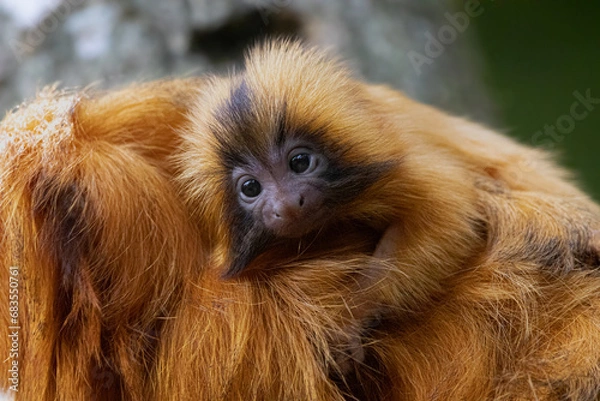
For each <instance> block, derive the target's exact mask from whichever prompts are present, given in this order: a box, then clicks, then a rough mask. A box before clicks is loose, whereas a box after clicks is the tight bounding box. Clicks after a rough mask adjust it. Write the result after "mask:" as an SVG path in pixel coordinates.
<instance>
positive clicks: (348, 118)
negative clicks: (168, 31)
mask: <svg viewBox="0 0 600 401" xmlns="http://www.w3.org/2000/svg"><path fill="white" fill-rule="evenodd" d="M296 141H298V142H296ZM0 147H1V148H2V152H1V153H0V196H1V198H0V232H1V233H2V236H1V237H0V238H1V242H0V260H2V263H3V269H2V272H3V273H2V276H0V280H1V281H2V284H1V285H2V287H0V291H3V292H4V293H5V294H10V293H11V292H10V291H11V290H12V288H11V284H12V283H13V282H14V281H13V280H12V279H10V277H11V276H13V277H14V274H13V272H14V271H16V272H17V273H16V275H17V277H19V278H18V283H19V284H18V290H19V292H18V295H19V298H18V299H19V304H18V314H17V317H16V319H17V321H18V324H19V326H18V327H19V329H18V339H19V341H17V345H18V352H17V359H14V360H16V361H17V362H18V364H19V374H18V386H19V387H18V388H19V393H18V397H19V398H20V399H24V400H30V399H65V400H72V399H111V400H112V399H124V400H130V399H132V400H137V399H144V400H146V399H148V400H151V399H156V400H165V399H177V400H197V399H201V400H215V399H227V400H238V399H244V400H245V399H258V400H260V399H264V400H271V399H282V400H297V399H314V400H342V399H344V398H348V399H353V398H357V399H368V400H377V399H388V400H430V399H434V400H435V399H438V400H463V399H465V400H471V399H472V400H483V399H495V400H505V399H506V400H508V399H512V400H517V399H523V400H533V399H545V400H559V399H561V400H563V399H572V400H575V399H577V400H593V399H596V398H597V396H598V395H597V393H598V391H599V387H600V386H599V385H598V384H597V383H598V377H599V376H600V373H599V372H598V359H599V357H600V350H597V349H596V348H597V347H596V346H595V344H596V342H597V341H599V340H600V338H599V337H600V334H599V333H600V330H598V329H599V327H600V324H599V323H600V318H599V317H598V316H599V314H598V312H600V311H599V310H598V309H600V300H599V299H598V297H599V295H598V293H599V292H598V289H599V288H598V287H600V278H599V277H598V276H599V274H600V273H599V272H598V270H597V269H596V268H597V266H598V265H599V263H598V245H599V244H598V238H597V231H596V230H597V229H598V226H599V224H598V209H597V207H596V206H595V205H594V204H593V203H592V202H591V201H590V200H589V199H588V198H587V197H586V196H585V195H583V194H582V193H581V192H580V191H579V190H578V189H576V188H575V187H574V186H572V185H571V184H570V183H568V181H567V180H566V178H565V174H564V173H563V172H562V170H560V169H559V168H557V167H555V166H554V164H553V163H552V162H550V161H548V160H547V159H548V158H547V157H546V155H545V154H544V153H542V152H539V151H536V150H532V149H528V148H525V147H522V146H520V145H518V144H516V143H514V142H512V141H510V140H508V139H506V138H504V137H502V136H499V135H497V134H495V133H493V132H490V131H489V130H487V129H484V128H482V127H480V126H478V125H476V124H472V123H469V122H466V121H464V120H462V119H459V118H454V117H449V116H447V115H445V114H443V113H441V112H440V111H437V110H435V109H433V108H430V107H427V106H424V105H420V104H418V103H416V102H413V101H410V100H409V99H406V98H405V97H403V96H402V95H400V94H399V93H397V92H395V91H392V90H389V89H386V88H384V87H379V86H370V85H367V84H363V83H361V82H359V81H357V80H355V79H353V78H352V77H351V76H350V74H348V73H347V72H346V70H345V69H344V68H343V67H341V66H340V65H339V64H337V63H335V62H332V61H329V60H328V59H327V58H326V57H325V56H323V55H322V54H321V53H319V52H317V51H314V50H306V49H304V48H302V46H300V45H297V44H289V43H274V44H271V45H267V46H265V47H263V48H258V49H255V50H254V51H253V52H252V53H251V54H250V56H249V58H248V61H247V68H246V71H245V72H244V73H242V74H240V75H239V76H234V77H231V78H214V79H212V80H211V81H210V82H205V81H202V82H200V81H196V80H182V81H178V80H175V81H166V82H162V83H151V84H146V85H136V86H133V87H130V88H126V89H125V90H122V91H115V92H109V93H107V94H104V95H90V94H88V92H75V93H65V94H60V93H58V92H56V91H49V92H43V93H42V94H40V96H39V97H38V99H37V100H35V101H34V102H33V103H31V104H29V105H28V106H23V107H21V108H20V109H18V110H16V111H14V112H13V113H11V114H9V115H8V116H7V117H6V118H5V120H4V121H3V123H2V125H1V126H0ZM313 157H314V158H313ZM315 163H316V164H315ZM521 166H528V167H527V168H526V169H523V168H521ZM529 166H535V167H536V168H535V169H531V168H530V167H529ZM313 173H315V174H313ZM292 174H297V175H298V177H299V178H298V177H295V176H292ZM290 177H292V178H290ZM294 177H295V178H294ZM303 177H304V178H303ZM296 178H298V180H296ZM265 180H266V181H265ZM254 181H256V182H254ZM257 183H258V184H259V186H257V185H256V184H257ZM279 186H281V187H279ZM305 190H308V191H309V193H308V194H307V195H304V196H303V191H305ZM242 191H243V192H242ZM257 192H258V193H257ZM254 194H256V196H253V195H254ZM260 194H263V195H264V194H267V195H268V197H267V198H266V199H267V201H271V205H270V206H269V207H270V212H271V213H270V214H266V213H267V212H268V211H269V209H268V208H262V207H261V208H259V207H257V206H253V204H254V205H256V204H257V203H253V202H252V201H250V202H247V200H249V199H245V198H244V199H242V198H241V196H246V197H249V198H250V199H252V198H256V197H258V196H259V195H260ZM278 194H280V195H278ZM294 196H295V197H294ZM293 200H294V201H295V200H297V203H294V204H290V202H291V201H293ZM273 201H283V202H281V203H282V204H277V203H274V202H273ZM242 202H245V203H242ZM254 202H256V200H255V201H254ZM282 206H283V209H281V208H280V207H282ZM305 206H306V207H310V209H309V211H308V212H306V211H305V210H303V211H300V210H299V209H298V207H305ZM258 211H261V213H258ZM190 216H191V217H193V220H192V219H191V218H190ZM282 217H283V218H284V219H286V220H285V221H283V222H282V221H279V220H278V219H281V218H282ZM12 267H14V269H13V268H12ZM223 276H225V277H226V279H224V278H223ZM7 307H8V308H10V306H9V304H8V303H6V304H2V305H0V313H2V318H1V319H3V320H2V322H3V324H4V327H11V326H13V325H14V324H15V323H14V322H13V321H12V319H13V317H12V316H11V313H12V312H11V310H10V309H7ZM9 334H10V333H9ZM12 343H13V342H12V340H11V338H9V337H2V340H0V347H1V348H0V349H1V350H2V353H4V354H5V355H9V353H10V352H11V348H12V347H13V345H12ZM345 353H348V354H349V359H350V360H351V361H353V360H356V361H355V363H353V364H352V365H351V368H350V369H349V368H348V367H346V366H343V365H347V363H346V362H347V361H345V360H344V358H343V355H344V354H345ZM340 354H341V355H342V358H340ZM12 363H13V359H12V357H9V359H8V360H7V361H6V367H7V370H8V369H9V367H10V364H12ZM10 385H11V383H10V382H8V383H4V386H5V388H8V386H10Z"/></svg>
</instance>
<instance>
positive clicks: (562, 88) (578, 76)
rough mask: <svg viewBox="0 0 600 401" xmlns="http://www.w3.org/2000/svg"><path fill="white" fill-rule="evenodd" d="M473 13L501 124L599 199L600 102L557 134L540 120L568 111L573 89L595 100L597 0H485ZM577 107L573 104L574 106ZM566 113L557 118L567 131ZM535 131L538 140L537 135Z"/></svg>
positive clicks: (598, 95) (599, 60)
mask: <svg viewBox="0 0 600 401" xmlns="http://www.w3.org/2000/svg"><path fill="white" fill-rule="evenodd" d="M482 4H483V5H484V7H485V10H486V11H485V12H484V13H483V14H482V15H481V16H479V17H477V18H474V19H473V23H474V26H475V28H476V30H477V34H476V35H475V37H476V39H477V40H478V41H479V45H480V48H481V50H482V52H483V56H484V64H485V65H484V67H485V68H484V74H485V75H484V78H485V82H486V83H487V84H488V86H489V87H490V93H491V94H492V96H493V97H494V101H495V103H496V105H497V106H498V114H499V117H500V126H503V127H506V132H507V133H509V134H511V135H513V136H516V137H517V138H519V139H520V140H521V141H522V142H524V143H529V144H537V145H542V144H545V145H547V146H548V147H550V148H552V147H553V148H554V149H553V150H554V151H556V152H558V153H559V155H560V157H559V160H560V161H561V162H562V164H564V165H566V166H568V167H569V168H570V169H571V170H573V171H574V172H575V175H576V177H577V178H578V181H579V182H580V183H581V184H582V186H583V187H584V188H585V189H586V190H587V191H588V193H590V194H592V195H593V196H594V197H595V199H597V200H600V168H599V167H600V157H599V152H600V104H597V105H594V109H593V110H591V111H589V113H588V114H587V116H586V117H585V118H583V119H581V120H580V121H574V126H573V128H572V130H569V131H570V132H568V133H567V132H565V133H564V134H561V133H560V132H558V131H557V134H558V135H559V136H557V138H560V137H563V138H562V140H553V139H551V138H552V137H551V136H546V135H540V134H538V135H537V137H534V135H535V133H536V132H537V131H540V130H541V131H542V132H543V131H544V126H545V125H556V122H557V120H558V119H559V118H561V116H565V115H566V116H569V115H570V108H571V105H572V104H573V102H575V101H576V100H577V99H576V98H575V97H574V96H573V92H575V91H578V92H579V93H581V94H582V95H585V93H586V91H587V90H589V91H590V93H591V96H592V97H593V98H595V99H599V100H598V102H599V103H600V32H599V30H598V28H599V26H600V24H599V21H600V2H598V1H589V0H576V1H546V2H540V1H484V2H482ZM583 110H584V109H583V108H581V106H579V107H578V108H576V111H577V112H582V111H583ZM567 122H568V117H567V118H563V119H562V121H561V123H562V124H565V128H564V129H563V130H564V131H568V130H567V129H566V128H569V127H568V124H567ZM536 139H537V140H536Z"/></svg>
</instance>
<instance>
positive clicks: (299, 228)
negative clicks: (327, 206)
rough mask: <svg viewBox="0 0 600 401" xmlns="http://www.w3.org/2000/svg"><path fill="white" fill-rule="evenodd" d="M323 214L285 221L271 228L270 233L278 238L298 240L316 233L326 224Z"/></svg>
mask: <svg viewBox="0 0 600 401" xmlns="http://www.w3.org/2000/svg"><path fill="white" fill-rule="evenodd" d="M326 220H327V218H326V216H325V213H315V214H313V215H311V216H308V215H304V216H299V217H297V218H295V219H285V220H282V221H281V222H279V223H278V224H273V225H272V226H271V231H272V233H273V234H274V235H275V236H276V237H279V238H289V239H293V238H300V237H303V236H305V235H307V234H310V233H311V232H314V231H318V230H319V229H320V228H322V227H323V226H325V224H326Z"/></svg>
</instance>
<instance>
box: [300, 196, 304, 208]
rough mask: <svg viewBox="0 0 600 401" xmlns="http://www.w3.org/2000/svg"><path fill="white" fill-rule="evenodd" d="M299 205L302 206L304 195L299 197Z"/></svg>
mask: <svg viewBox="0 0 600 401" xmlns="http://www.w3.org/2000/svg"><path fill="white" fill-rule="evenodd" d="M300 206H304V196H301V197H300Z"/></svg>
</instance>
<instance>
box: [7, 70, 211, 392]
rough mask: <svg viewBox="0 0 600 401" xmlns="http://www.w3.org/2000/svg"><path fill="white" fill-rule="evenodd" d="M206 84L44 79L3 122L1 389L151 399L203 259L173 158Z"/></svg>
mask: <svg viewBox="0 0 600 401" xmlns="http://www.w3.org/2000/svg"><path fill="white" fill-rule="evenodd" d="M199 85H200V81H199V80H198V79H187V80H173V81H165V82H156V83H149V84H141V85H134V86H132V87H129V88H126V89H124V90H119V91H113V92H107V93H94V92H93V91H91V90H84V91H63V92H59V91H57V90H55V89H53V88H49V89H46V90H43V91H42V92H41V93H40V94H39V95H38V96H37V98H36V99H35V100H34V101H32V102H30V103H28V104H24V105H22V106H21V107H19V108H17V109H15V110H14V111H12V112H10V113H9V114H8V115H7V116H6V118H5V119H4V121H3V122H2V124H1V125H0V149H1V150H0V194H1V195H0V233H1V235H0V264H1V265H2V269H1V270H0V272H1V273H0V291H1V292H2V294H3V299H4V301H3V302H2V303H0V314H1V317H0V319H1V320H0V321H1V322H2V328H3V330H4V331H3V334H2V335H1V336H0V352H1V353H2V360H3V361H4V363H3V365H2V366H3V368H2V371H3V372H4V373H3V374H4V375H5V376H4V377H3V378H2V388H3V389H4V390H5V391H8V392H9V393H10V394H14V395H15V396H17V398H18V399H21V400H109V399H110V400H118V399H123V400H144V399H145V395H144V393H145V392H146V390H145V389H146V387H147V381H148V372H149V370H150V368H151V366H152V364H153V360H154V355H155V345H156V342H157V340H158V338H159V336H160V332H161V327H162V325H163V322H164V319H166V318H168V317H170V316H171V315H172V309H173V308H174V306H175V305H176V304H177V302H178V300H179V298H180V294H181V290H182V289H183V288H184V283H185V280H186V278H187V276H188V275H189V270H190V269H191V268H193V267H194V266H196V265H198V264H200V265H201V264H202V261H201V258H202V253H201V250H202V247H201V246H199V243H198V241H199V240H198V237H197V236H195V234H194V232H193V230H192V227H191V226H189V225H188V224H187V212H186V211H185V208H184V206H183V204H182V202H180V201H179V199H178V197H177V196H176V193H175V189H174V187H173V186H172V184H171V182H170V178H169V177H171V176H172V174H173V173H172V169H171V168H170V167H169V165H170V162H168V157H167V156H169V155H171V153H172V152H173V149H175V147H176V141H177V138H178V134H177V131H176V129H177V127H178V126H180V125H181V124H182V123H183V122H184V121H185V119H186V117H185V113H186V111H187V107H188V106H187V104H188V103H189V102H190V101H191V100H192V99H193V97H192V95H194V96H195V94H196V91H197V87H198V86H199ZM190 238H194V241H193V242H192V241H190ZM8 294H11V298H10V300H11V303H10V304H9V300H8ZM9 334H10V336H9ZM7 379H8V380H7Z"/></svg>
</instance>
